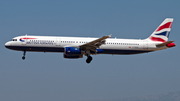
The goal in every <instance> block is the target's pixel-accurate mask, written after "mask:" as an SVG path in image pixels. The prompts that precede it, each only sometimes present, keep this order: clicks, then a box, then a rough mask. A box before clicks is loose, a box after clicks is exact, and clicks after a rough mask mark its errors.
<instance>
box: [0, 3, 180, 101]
mask: <svg viewBox="0 0 180 101" xmlns="http://www.w3.org/2000/svg"><path fill="white" fill-rule="evenodd" d="M179 4H180V1H178V0H171V1H169V0H163V1H161V0H150V1H148V0H64V1H62V0H61V1H60V0H38V1H37V0H30V1H29V0H1V1H0V28H1V30H0V37H1V40H0V44H1V47H0V50H1V54H0V55H1V57H0V61H1V64H0V100H1V101H24V100H26V101H32V100H33V101H50V100H53V101H59V100H61V101H84V100H92V101H93V100H95V99H100V100H103V99H109V100H111V99H119V98H128V97H136V96H142V95H158V94H162V93H164V92H171V91H180V88H179V85H180V80H179V78H180V74H179V71H180V68H179V66H180V62H179V59H180V56H179V50H180V48H179V43H180V41H179V35H178V33H179V26H180V20H179V18H180V14H179V9H180V7H179ZM167 17H170V18H174V22H173V25H172V30H171V34H170V38H169V40H174V41H175V43H176V45H177V46H176V47H174V48H171V49H166V50H161V51H157V52H152V53H148V54H147V53H145V54H139V55H114V56H112V55H96V56H93V61H92V62H91V64H86V62H85V60H86V57H84V58H82V59H77V60H69V59H64V58H63V54H62V53H41V52H39V53H38V52H37V53H35V52H27V55H26V60H25V61H23V60H22V59H21V57H22V55H23V53H22V52H19V51H12V50H8V49H6V48H5V47H4V44H5V42H7V41H9V40H10V39H11V38H13V37H16V36H19V35H25V34H28V35H41V36H78V37H79V36H82V37H83V36H84V37H102V36H104V35H109V34H113V35H112V37H117V38H128V39H144V38H147V37H148V36H149V35H150V34H151V33H152V32H153V31H154V30H155V29H156V28H157V26H159V24H160V23H161V22H162V21H163V20H164V19H165V18H167Z"/></svg>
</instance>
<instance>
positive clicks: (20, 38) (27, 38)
mask: <svg viewBox="0 0 180 101" xmlns="http://www.w3.org/2000/svg"><path fill="white" fill-rule="evenodd" d="M20 39H37V38H26V37H25V38H20Z"/></svg>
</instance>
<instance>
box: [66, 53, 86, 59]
mask: <svg viewBox="0 0 180 101" xmlns="http://www.w3.org/2000/svg"><path fill="white" fill-rule="evenodd" d="M64 58H68V59H77V58H83V55H82V54H81V55H67V54H64Z"/></svg>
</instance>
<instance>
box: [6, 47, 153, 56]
mask: <svg viewBox="0 0 180 101" xmlns="http://www.w3.org/2000/svg"><path fill="white" fill-rule="evenodd" d="M6 48H9V49H12V50H18V51H36V52H64V48H62V47H61V48H60V47H32V46H31V47H28V46H23V47H21V46H6ZM147 52H151V51H145V50H114V49H97V54H122V55H123V54H125V55H128V54H129V55H130V54H140V53H147ZM91 53H92V54H93V52H92V51H91Z"/></svg>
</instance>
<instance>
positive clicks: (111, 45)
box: [5, 36, 164, 54]
mask: <svg viewBox="0 0 180 101" xmlns="http://www.w3.org/2000/svg"><path fill="white" fill-rule="evenodd" d="M23 38H24V39H23ZM96 39H98V38H87V37H51V36H19V37H15V38H13V39H12V41H9V42H7V43H6V44H5V46H6V47H7V48H9V49H12V50H19V51H39V52H64V48H65V47H78V46H80V45H83V44H86V43H89V42H91V41H93V40H96ZM160 43H161V42H153V41H149V40H135V39H116V38H108V39H106V42H105V44H103V45H101V46H100V47H99V48H98V49H102V50H103V51H102V52H100V53H101V54H138V53H145V52H151V51H155V50H160V48H157V47H156V44H160ZM163 49H164V48H163ZM91 54H93V53H91Z"/></svg>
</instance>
